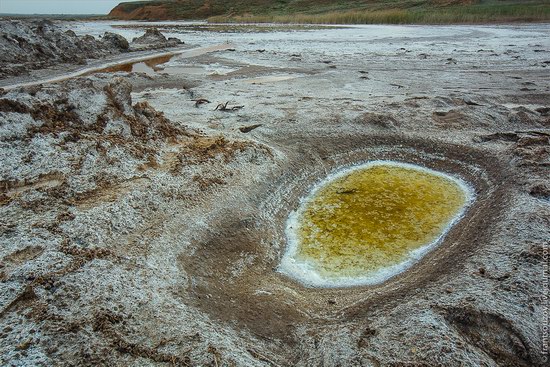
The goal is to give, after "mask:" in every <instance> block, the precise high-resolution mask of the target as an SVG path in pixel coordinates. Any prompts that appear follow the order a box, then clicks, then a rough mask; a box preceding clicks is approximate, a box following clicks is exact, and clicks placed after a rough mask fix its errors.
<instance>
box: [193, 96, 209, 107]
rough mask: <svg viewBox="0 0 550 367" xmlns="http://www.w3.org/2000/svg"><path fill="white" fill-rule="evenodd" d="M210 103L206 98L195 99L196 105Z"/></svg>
mask: <svg viewBox="0 0 550 367" xmlns="http://www.w3.org/2000/svg"><path fill="white" fill-rule="evenodd" d="M205 103H210V101H209V100H207V99H205V98H199V99H196V100H195V107H199V106H200V105H201V104H205Z"/></svg>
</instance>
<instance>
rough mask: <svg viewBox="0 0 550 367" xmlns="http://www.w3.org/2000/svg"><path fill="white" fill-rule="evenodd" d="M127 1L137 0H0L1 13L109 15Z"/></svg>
mask: <svg viewBox="0 0 550 367" xmlns="http://www.w3.org/2000/svg"><path fill="white" fill-rule="evenodd" d="M126 1H137V0H0V13H4V14H107V13H109V11H111V9H112V8H114V7H115V6H117V5H118V4H119V3H121V2H126Z"/></svg>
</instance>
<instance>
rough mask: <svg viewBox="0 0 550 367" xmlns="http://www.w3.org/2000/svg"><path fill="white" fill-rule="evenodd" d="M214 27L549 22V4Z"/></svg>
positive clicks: (251, 19) (271, 18) (297, 17)
mask: <svg viewBox="0 0 550 367" xmlns="http://www.w3.org/2000/svg"><path fill="white" fill-rule="evenodd" d="M208 21H209V22H211V23H226V22H236V23H303V24H457V23H458V24H475V23H499V22H502V23H504V22H537V21H538V22H543V21H550V4H543V5H537V6H522V5H517V4H511V5H484V6H462V7H438V8H432V9H428V8H425V9H387V10H373V11H369V10H350V11H337V12H328V13H324V14H300V13H298V14H283V15H235V16H214V17H210V18H208Z"/></svg>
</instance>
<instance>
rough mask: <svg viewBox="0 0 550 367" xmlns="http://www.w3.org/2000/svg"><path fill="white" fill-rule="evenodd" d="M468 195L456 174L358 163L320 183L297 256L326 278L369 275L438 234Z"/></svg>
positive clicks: (299, 235)
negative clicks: (323, 183) (359, 166)
mask: <svg viewBox="0 0 550 367" xmlns="http://www.w3.org/2000/svg"><path fill="white" fill-rule="evenodd" d="M468 200H469V193H468V191H467V189H465V186H464V185H463V184H460V183H459V182H458V181H457V180H456V179H454V178H451V177H449V176H446V175H443V174H438V173H436V172H434V171H430V170H427V169H423V168H421V167H418V168H416V166H413V165H403V164H396V163H391V162H387V163H384V162H382V163H379V164H374V165H369V166H365V167H364V168H357V169H354V170H351V171H349V172H348V173H346V174H344V175H340V176H339V177H337V178H335V179H334V180H332V181H330V182H328V183H327V184H325V185H324V186H322V187H320V188H319V189H318V190H316V191H315V192H314V193H313V194H312V195H311V196H310V197H309V198H308V199H307V200H306V202H305V203H304V204H303V206H302V208H301V209H300V210H299V211H298V217H297V218H296V220H295V223H294V226H293V228H292V231H293V234H292V237H294V241H295V242H296V243H295V246H296V248H295V253H294V255H293V258H294V260H295V261H297V262H301V263H307V264H309V265H308V266H309V267H312V268H313V270H314V272H316V273H317V274H318V275H319V276H321V277H323V278H341V277H346V278H349V277H362V276H368V275H369V274H373V273H376V272H379V271H380V270H381V269H384V268H388V267H392V266H396V265H399V263H401V262H404V261H406V260H407V259H408V258H409V257H410V254H411V252H412V251H414V250H417V249H419V248H422V247H424V246H426V245H428V244H430V243H433V242H434V241H435V240H437V239H438V238H439V237H440V236H441V235H442V234H443V233H444V231H445V230H446V228H447V227H448V226H449V224H450V223H451V222H452V221H453V219H454V218H456V217H457V215H460V213H461V212H462V210H463V208H464V207H465V205H466V204H467V202H468Z"/></svg>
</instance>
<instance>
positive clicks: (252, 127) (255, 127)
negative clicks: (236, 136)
mask: <svg viewBox="0 0 550 367" xmlns="http://www.w3.org/2000/svg"><path fill="white" fill-rule="evenodd" d="M260 126H262V124H256V125H250V126H243V127H239V131H240V132H242V133H245V134H246V133H249V132H251V131H252V130H254V129H257V128H259V127H260Z"/></svg>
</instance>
